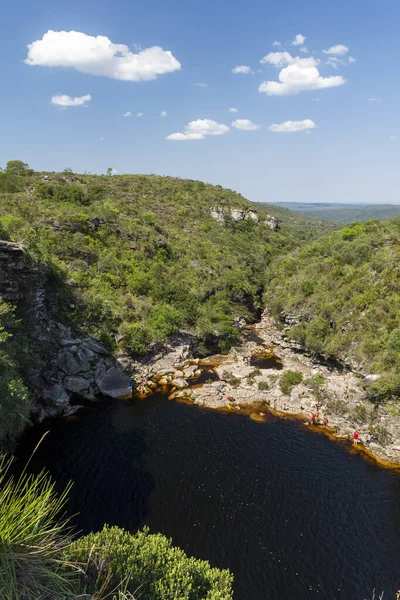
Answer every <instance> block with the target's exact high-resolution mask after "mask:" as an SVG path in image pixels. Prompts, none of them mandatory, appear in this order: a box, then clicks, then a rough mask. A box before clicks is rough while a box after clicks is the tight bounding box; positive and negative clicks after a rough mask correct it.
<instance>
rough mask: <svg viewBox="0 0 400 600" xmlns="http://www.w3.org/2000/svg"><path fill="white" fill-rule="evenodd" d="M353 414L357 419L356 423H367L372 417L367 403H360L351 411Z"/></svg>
mask: <svg viewBox="0 0 400 600" xmlns="http://www.w3.org/2000/svg"><path fill="white" fill-rule="evenodd" d="M351 416H352V417H353V419H354V420H355V421H356V423H360V424H363V423H367V422H368V421H369V419H370V418H371V414H370V411H369V410H368V409H367V407H366V406H365V404H358V405H357V406H355V407H354V408H353V410H352V411H351Z"/></svg>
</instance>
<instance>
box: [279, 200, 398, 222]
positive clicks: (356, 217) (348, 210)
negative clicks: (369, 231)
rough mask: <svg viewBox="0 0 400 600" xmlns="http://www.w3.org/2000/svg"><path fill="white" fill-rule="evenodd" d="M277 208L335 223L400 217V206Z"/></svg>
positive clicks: (304, 205) (318, 204) (286, 204)
mask: <svg viewBox="0 0 400 600" xmlns="http://www.w3.org/2000/svg"><path fill="white" fill-rule="evenodd" d="M277 206H282V207H285V208H287V209H289V210H294V211H298V212H299V213H301V214H302V215H304V216H306V217H309V218H310V219H323V220H325V221H333V222H335V223H354V222H355V221H371V220H373V219H375V220H380V221H381V220H385V219H392V218H393V217H398V216H400V205H399V204H337V203H328V202H316V203H297V202H277Z"/></svg>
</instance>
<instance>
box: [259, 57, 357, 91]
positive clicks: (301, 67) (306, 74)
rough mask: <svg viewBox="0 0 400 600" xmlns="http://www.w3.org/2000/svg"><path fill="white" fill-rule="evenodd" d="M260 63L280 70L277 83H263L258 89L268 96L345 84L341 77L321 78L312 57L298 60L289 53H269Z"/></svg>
mask: <svg viewBox="0 0 400 600" xmlns="http://www.w3.org/2000/svg"><path fill="white" fill-rule="evenodd" d="M260 62H261V63H263V64H265V63H268V64H271V65H274V66H276V67H278V68H281V71H280V73H279V76H278V78H279V81H264V82H263V83H262V84H261V85H260V87H259V88H258V91H259V92H262V93H265V94H267V95H268V96H289V95H293V94H298V93H299V92H303V91H308V90H322V89H325V88H330V87H338V86H340V85H343V84H344V83H346V80H345V79H344V77H342V76H341V75H336V76H334V77H321V75H320V73H319V71H318V69H317V65H318V64H319V61H318V60H317V59H315V58H313V57H312V56H310V57H307V58H300V57H299V56H295V57H293V56H291V55H290V54H289V52H270V53H269V54H267V56H264V58H262V59H261V61H260ZM282 67H283V68H282Z"/></svg>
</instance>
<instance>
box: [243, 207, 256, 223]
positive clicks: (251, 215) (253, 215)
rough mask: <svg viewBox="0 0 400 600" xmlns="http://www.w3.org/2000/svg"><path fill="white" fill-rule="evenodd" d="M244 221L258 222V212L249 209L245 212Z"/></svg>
mask: <svg viewBox="0 0 400 600" xmlns="http://www.w3.org/2000/svg"><path fill="white" fill-rule="evenodd" d="M245 219H246V221H254V223H259V222H260V216H259V214H258V212H257V211H256V210H253V209H251V208H249V210H248V211H247V212H246V216H245Z"/></svg>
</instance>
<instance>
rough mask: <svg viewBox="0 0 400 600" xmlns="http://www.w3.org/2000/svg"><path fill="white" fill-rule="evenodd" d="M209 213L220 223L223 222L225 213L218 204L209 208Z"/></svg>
mask: <svg viewBox="0 0 400 600" xmlns="http://www.w3.org/2000/svg"><path fill="white" fill-rule="evenodd" d="M210 215H211V216H212V218H213V219H215V220H216V221H218V223H220V224H221V225H222V224H223V223H225V219H226V217H225V213H224V211H223V209H222V208H221V207H220V206H213V208H210Z"/></svg>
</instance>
